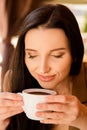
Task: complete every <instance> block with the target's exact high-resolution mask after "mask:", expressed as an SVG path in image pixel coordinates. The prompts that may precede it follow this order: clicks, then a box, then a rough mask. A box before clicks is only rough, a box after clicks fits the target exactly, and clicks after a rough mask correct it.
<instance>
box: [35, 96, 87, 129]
mask: <svg viewBox="0 0 87 130" xmlns="http://www.w3.org/2000/svg"><path fill="white" fill-rule="evenodd" d="M37 109H38V110H39V109H40V110H41V111H43V112H39V111H38V112H37V113H36V115H37V116H38V117H42V118H44V120H41V121H40V122H42V123H47V124H67V125H71V126H74V127H78V128H80V129H84V130H85V128H86V124H87V123H86V122H87V107H85V106H84V105H82V104H81V103H80V101H79V100H78V99H77V98H76V97H75V96H72V95H55V96H47V97H46V103H41V104H37ZM84 125H85V126H84Z"/></svg>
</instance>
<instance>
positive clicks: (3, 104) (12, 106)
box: [0, 92, 23, 124]
mask: <svg viewBox="0 0 87 130" xmlns="http://www.w3.org/2000/svg"><path fill="white" fill-rule="evenodd" d="M22 105H23V101H22V97H21V96H20V95H19V94H14V93H9V92H1V93H0V124H1V123H2V124H4V123H3V122H6V120H7V121H8V119H9V118H10V117H11V116H13V115H16V114H18V113H21V112H23V109H22ZM7 124H8V123H7Z"/></svg>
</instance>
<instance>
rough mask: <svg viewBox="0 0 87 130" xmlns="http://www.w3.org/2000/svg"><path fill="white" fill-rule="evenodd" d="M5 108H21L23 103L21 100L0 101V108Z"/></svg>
mask: <svg viewBox="0 0 87 130" xmlns="http://www.w3.org/2000/svg"><path fill="white" fill-rule="evenodd" d="M5 106H23V101H21V100H17V101H15V100H0V107H5Z"/></svg>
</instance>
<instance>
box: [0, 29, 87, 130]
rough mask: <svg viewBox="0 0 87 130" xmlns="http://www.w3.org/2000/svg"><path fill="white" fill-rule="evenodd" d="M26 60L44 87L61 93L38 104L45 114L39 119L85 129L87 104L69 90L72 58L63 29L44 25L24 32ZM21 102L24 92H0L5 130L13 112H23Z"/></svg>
mask: <svg viewBox="0 0 87 130" xmlns="http://www.w3.org/2000/svg"><path fill="white" fill-rule="evenodd" d="M25 63H26V66H27V68H28V70H29V72H30V73H31V74H32V76H33V77H34V78H35V79H36V80H37V81H38V82H39V84H40V85H41V86H42V87H43V88H47V89H53V90H55V91H56V92H57V93H58V94H57V95H55V96H47V97H46V103H42V104H37V109H38V110H42V111H43V112H39V111H38V112H37V113H36V115H37V116H38V117H44V120H41V121H40V122H41V123H45V124H46V123H47V124H54V126H55V125H56V126H59V125H60V124H65V125H72V126H76V127H77V128H80V129H81V130H86V129H87V125H86V124H87V123H86V121H87V108H86V107H85V106H84V105H82V104H81V103H80V101H79V100H78V99H77V98H76V97H75V96H72V95H71V94H70V93H71V89H70V88H71V85H70V84H71V77H70V76H69V71H70V67H71V63H72V58H71V54H70V49H69V41H68V39H67V37H66V35H65V33H64V31H63V30H61V29H43V28H37V29H32V30H30V31H28V32H27V34H26V36H25ZM7 77H8V76H7ZM5 78H6V77H5ZM13 104H14V106H13ZM22 106H23V99H22V97H21V95H19V94H13V93H9V92H2V93H0V115H1V116H0V130H6V127H7V125H8V124H9V122H10V117H11V116H13V115H16V114H18V113H21V112H23V109H22ZM47 111H48V112H47ZM53 130H56V127H54V129H53ZM57 130H58V129H57Z"/></svg>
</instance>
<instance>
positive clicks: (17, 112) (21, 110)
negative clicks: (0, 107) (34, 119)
mask: <svg viewBox="0 0 87 130" xmlns="http://www.w3.org/2000/svg"><path fill="white" fill-rule="evenodd" d="M21 112H23V109H22V108H21V107H20V108H16V110H12V111H10V112H6V113H4V114H0V120H3V119H7V118H9V117H12V116H14V115H17V114H19V113H21Z"/></svg>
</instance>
